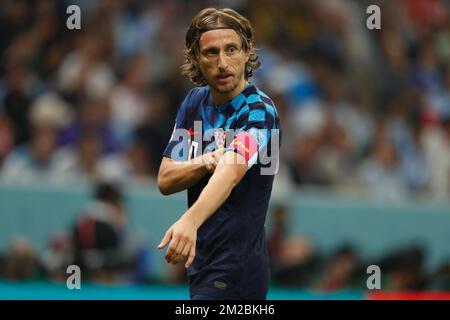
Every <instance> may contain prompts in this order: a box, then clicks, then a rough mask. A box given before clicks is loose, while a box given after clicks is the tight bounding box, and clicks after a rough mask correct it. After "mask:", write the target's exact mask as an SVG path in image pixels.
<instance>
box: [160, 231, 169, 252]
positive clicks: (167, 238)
mask: <svg viewBox="0 0 450 320" xmlns="http://www.w3.org/2000/svg"><path fill="white" fill-rule="evenodd" d="M170 238H172V228H170V229H169V230H167V232H166V234H165V235H164V237H163V238H162V240H161V243H160V244H159V245H158V249H162V248H164V247H165V246H166V245H167V244H168V243H169V241H170Z"/></svg>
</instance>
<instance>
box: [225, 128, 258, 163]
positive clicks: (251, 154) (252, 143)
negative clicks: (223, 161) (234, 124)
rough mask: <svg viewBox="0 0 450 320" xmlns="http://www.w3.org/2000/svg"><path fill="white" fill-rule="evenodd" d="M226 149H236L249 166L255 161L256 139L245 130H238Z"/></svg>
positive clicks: (256, 153)
mask: <svg viewBox="0 0 450 320" xmlns="http://www.w3.org/2000/svg"><path fill="white" fill-rule="evenodd" d="M227 149H228V150H236V151H238V152H239V153H240V154H241V155H242V156H243V157H244V159H245V162H246V163H247V165H248V166H251V165H253V164H254V163H255V162H256V158H257V156H258V141H257V140H256V139H255V137H254V136H252V135H251V134H249V133H247V132H245V131H243V132H239V133H238V134H237V135H236V137H235V138H234V140H233V142H232V143H231V144H230V146H229V147H228V148H227Z"/></svg>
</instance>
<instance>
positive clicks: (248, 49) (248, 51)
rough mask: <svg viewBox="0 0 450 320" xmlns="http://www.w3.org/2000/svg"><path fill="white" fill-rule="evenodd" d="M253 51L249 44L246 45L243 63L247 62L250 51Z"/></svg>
mask: <svg viewBox="0 0 450 320" xmlns="http://www.w3.org/2000/svg"><path fill="white" fill-rule="evenodd" d="M252 49H253V46H252V44H251V43H249V44H248V48H247V50H246V51H245V63H247V62H248V60H249V59H250V51H251V50H252Z"/></svg>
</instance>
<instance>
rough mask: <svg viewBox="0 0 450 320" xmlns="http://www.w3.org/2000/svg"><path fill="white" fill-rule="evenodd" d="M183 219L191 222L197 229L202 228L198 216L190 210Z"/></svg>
mask: <svg viewBox="0 0 450 320" xmlns="http://www.w3.org/2000/svg"><path fill="white" fill-rule="evenodd" d="M182 218H183V219H187V220H189V221H190V222H191V223H192V224H193V225H194V227H195V228H196V229H198V228H200V226H201V221H200V219H199V218H198V216H197V215H195V214H194V212H192V210H191V209H189V210H188V211H186V212H185V213H184V214H183V216H182Z"/></svg>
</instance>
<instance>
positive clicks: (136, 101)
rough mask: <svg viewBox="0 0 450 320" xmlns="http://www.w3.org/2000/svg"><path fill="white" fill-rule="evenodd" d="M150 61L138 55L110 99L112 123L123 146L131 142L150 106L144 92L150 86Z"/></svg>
mask: <svg viewBox="0 0 450 320" xmlns="http://www.w3.org/2000/svg"><path fill="white" fill-rule="evenodd" d="M147 68H148V61H147V60H146V59H145V56H143V55H140V54H136V55H134V56H133V57H131V58H130V60H129V62H128V63H127V65H126V66H125V69H124V71H123V76H122V79H121V81H120V82H119V84H118V85H117V86H116V87H115V88H114V89H113V90H112V93H111V97H110V104H111V121H112V127H113V128H114V132H115V134H116V136H117V137H118V139H119V141H120V144H121V145H122V146H124V145H126V144H127V143H128V142H130V141H131V139H132V135H133V133H134V130H136V128H137V127H138V126H139V125H141V124H142V121H143V119H144V118H145V116H146V113H147V110H146V109H147V108H148V104H147V102H146V100H145V96H144V91H145V89H146V85H147V84H148V71H147Z"/></svg>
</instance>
